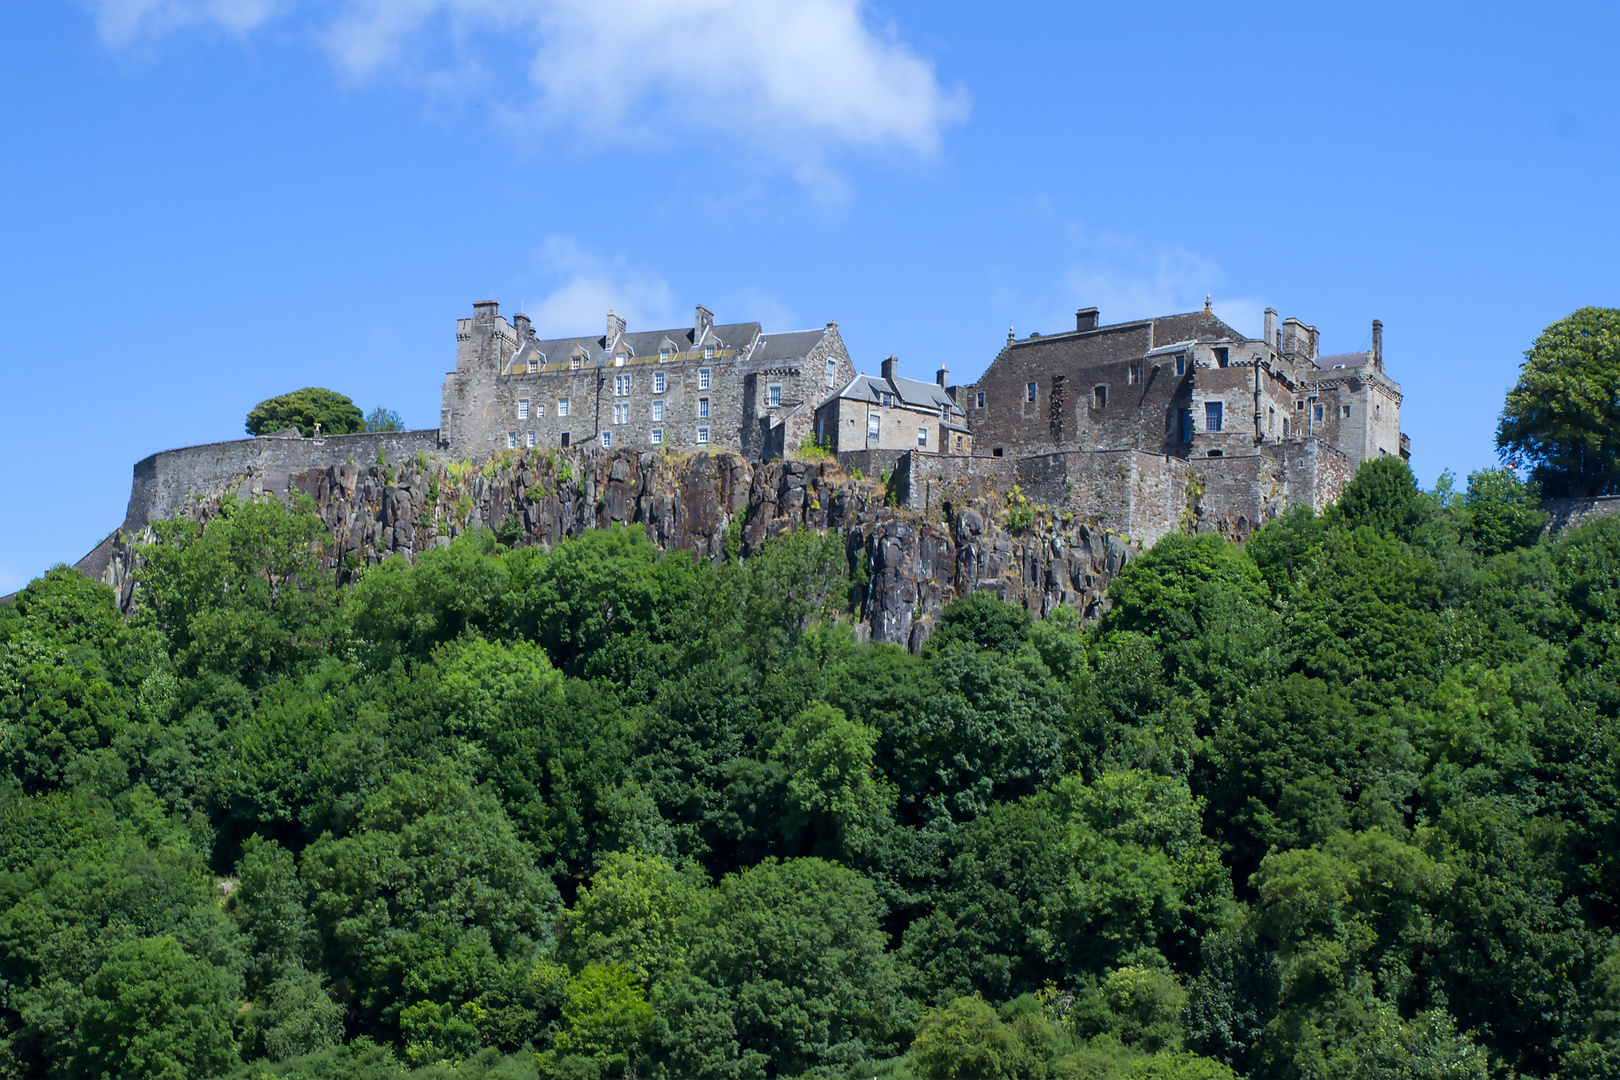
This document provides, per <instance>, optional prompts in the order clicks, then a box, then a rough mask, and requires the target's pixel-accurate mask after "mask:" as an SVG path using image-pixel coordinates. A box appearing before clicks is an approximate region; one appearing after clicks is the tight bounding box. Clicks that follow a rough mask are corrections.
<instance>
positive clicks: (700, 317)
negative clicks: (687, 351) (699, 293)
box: [692, 304, 714, 345]
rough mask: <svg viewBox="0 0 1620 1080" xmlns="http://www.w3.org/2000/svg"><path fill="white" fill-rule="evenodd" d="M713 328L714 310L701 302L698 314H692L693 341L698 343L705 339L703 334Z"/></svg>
mask: <svg viewBox="0 0 1620 1080" xmlns="http://www.w3.org/2000/svg"><path fill="white" fill-rule="evenodd" d="M713 328H714V312H712V311H710V310H709V309H708V308H706V307H704V306H703V305H702V304H699V305H698V306H697V314H695V315H693V316H692V343H693V344H694V345H696V344H697V343H699V342H701V341H702V340H703V336H704V335H705V334H707V333H708V332H709V331H710V330H712V329H713Z"/></svg>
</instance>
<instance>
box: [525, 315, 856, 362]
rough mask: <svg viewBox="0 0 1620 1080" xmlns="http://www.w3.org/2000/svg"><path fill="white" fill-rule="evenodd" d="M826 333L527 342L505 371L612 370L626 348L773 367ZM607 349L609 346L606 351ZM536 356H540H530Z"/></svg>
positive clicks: (725, 331) (724, 328)
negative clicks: (572, 364)
mask: <svg viewBox="0 0 1620 1080" xmlns="http://www.w3.org/2000/svg"><path fill="white" fill-rule="evenodd" d="M827 333H828V329H827V328H826V327H823V328H821V329H817V330H790V331H786V332H784V333H780V334H762V332H761V328H760V324H759V323H757V322H746V323H726V324H723V325H717V326H713V327H711V328H709V330H708V332H707V333H705V334H704V335H703V336H702V338H699V337H698V336H697V332H696V329H695V328H694V327H690V326H688V327H683V328H677V329H673V330H640V331H629V332H626V333H623V334H620V335H618V336H617V337H616V338H613V339H609V338H607V337H605V336H603V335H601V334H598V335H596V336H595V337H584V336H582V337H569V338H544V339H542V338H531V339H529V340H528V341H525V342H523V343H522V344H521V345H519V346H518V349H517V351H516V352H514V353H513V354H512V355H511V356H510V357H508V358H507V360H506V369H507V370H510V369H512V368H514V367H518V366H520V365H527V364H528V363H529V361H530V359H531V357H532V358H533V359H534V360H536V361H537V362H540V363H544V364H563V365H566V364H567V363H568V361H569V358H571V357H574V356H583V357H584V361H585V364H586V365H587V366H598V365H602V366H611V365H612V363H613V356H614V354H616V353H617V352H619V351H620V350H626V351H627V352H628V353H629V356H630V357H631V358H632V359H633V360H636V361H641V362H646V361H648V360H656V359H658V354H659V352H660V350H663V349H669V350H670V351H671V352H672V353H674V354H675V356H676V357H678V358H679V359H682V360H687V359H693V358H694V357H692V356H683V355H681V354H683V353H696V352H697V351H698V350H700V349H702V348H704V347H706V346H712V347H714V348H716V349H718V350H722V351H725V350H730V352H724V353H723V355H722V356H720V357H718V358H719V359H730V358H733V357H734V358H735V359H738V360H743V361H747V362H748V363H750V364H751V365H754V366H758V365H772V364H781V363H787V362H791V361H794V360H801V359H803V358H804V357H805V356H807V355H808V354H809V352H810V350H811V349H813V348H815V347H816V346H817V345H819V344H820V343H821V341H822V339H823V338H825V337H826V336H827ZM609 346H612V349H611V351H610V349H609ZM536 353H538V354H539V355H538V356H535V355H534V354H536Z"/></svg>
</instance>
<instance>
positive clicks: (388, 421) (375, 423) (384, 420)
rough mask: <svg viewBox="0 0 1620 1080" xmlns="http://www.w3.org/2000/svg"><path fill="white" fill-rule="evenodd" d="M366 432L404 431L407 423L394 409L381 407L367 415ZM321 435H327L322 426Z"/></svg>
mask: <svg viewBox="0 0 1620 1080" xmlns="http://www.w3.org/2000/svg"><path fill="white" fill-rule="evenodd" d="M365 430H366V431H404V430H405V421H403V420H401V419H400V418H399V413H397V412H395V411H394V410H393V409H385V408H383V407H382V406H381V405H379V406H377V407H376V408H375V409H372V410H371V411H370V412H369V413H367V414H366V425H365ZM321 433H322V434H325V433H326V428H325V426H322V428H321Z"/></svg>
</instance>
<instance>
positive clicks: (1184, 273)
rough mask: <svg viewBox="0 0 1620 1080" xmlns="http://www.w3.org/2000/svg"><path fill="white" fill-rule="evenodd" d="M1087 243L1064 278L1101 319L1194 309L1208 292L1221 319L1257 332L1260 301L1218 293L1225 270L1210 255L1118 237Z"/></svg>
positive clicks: (1252, 333) (1080, 303)
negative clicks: (1086, 250)
mask: <svg viewBox="0 0 1620 1080" xmlns="http://www.w3.org/2000/svg"><path fill="white" fill-rule="evenodd" d="M1087 246H1088V247H1091V248H1092V251H1091V252H1090V253H1088V255H1087V257H1086V258H1085V259H1083V260H1082V261H1080V262H1078V263H1075V264H1073V265H1072V266H1070V268H1069V270H1068V273H1067V274H1066V275H1065V279H1064V280H1065V284H1066V285H1067V286H1068V290H1069V296H1070V297H1072V298H1073V299H1074V301H1075V302H1074V307H1095V308H1098V309H1099V310H1100V313H1101V316H1102V321H1103V322H1104V323H1114V322H1125V321H1129V320H1131V319H1140V318H1147V317H1148V316H1152V315H1169V314H1174V313H1178V312H1185V311H1199V310H1202V308H1203V306H1204V298H1205V297H1206V296H1208V297H1210V298H1211V300H1212V306H1213V308H1214V310H1215V314H1216V315H1218V316H1220V318H1221V319H1222V321H1224V322H1226V323H1227V324H1228V325H1229V326H1231V327H1232V328H1233V329H1235V330H1239V331H1241V332H1242V333H1244V334H1245V335H1247V336H1250V337H1259V336H1260V324H1261V318H1262V314H1263V312H1264V310H1265V302H1264V300H1262V299H1260V298H1258V297H1253V296H1227V295H1224V294H1222V293H1221V291H1220V286H1221V283H1222V282H1223V281H1224V280H1225V277H1226V274H1225V272H1224V271H1223V270H1222V269H1221V267H1220V265H1219V264H1218V263H1216V262H1214V261H1213V260H1211V259H1208V258H1205V257H1204V256H1202V255H1198V254H1196V253H1195V252H1191V251H1187V250H1186V249H1183V248H1172V249H1168V250H1163V251H1157V252H1148V251H1145V250H1143V248H1142V247H1141V245H1140V244H1138V243H1136V242H1134V241H1129V240H1123V239H1120V238H1118V237H1103V238H1100V239H1098V240H1096V241H1093V242H1091V243H1090V244H1088V245H1087Z"/></svg>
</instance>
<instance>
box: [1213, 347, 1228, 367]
mask: <svg viewBox="0 0 1620 1080" xmlns="http://www.w3.org/2000/svg"><path fill="white" fill-rule="evenodd" d="M1215 366H1216V367H1225V366H1226V350H1225V349H1216V350H1215Z"/></svg>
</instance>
